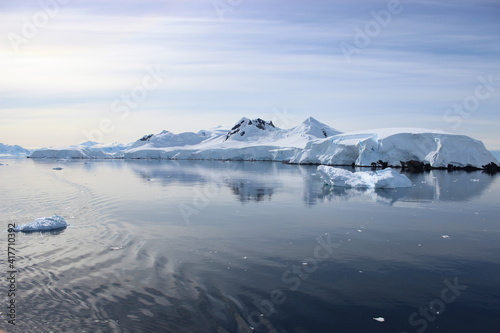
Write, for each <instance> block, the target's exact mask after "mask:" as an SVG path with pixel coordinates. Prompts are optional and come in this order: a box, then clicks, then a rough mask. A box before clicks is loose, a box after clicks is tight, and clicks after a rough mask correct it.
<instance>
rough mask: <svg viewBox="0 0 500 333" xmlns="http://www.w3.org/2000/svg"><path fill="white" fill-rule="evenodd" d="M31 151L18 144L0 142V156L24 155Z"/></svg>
mask: <svg viewBox="0 0 500 333" xmlns="http://www.w3.org/2000/svg"><path fill="white" fill-rule="evenodd" d="M30 154H31V151H30V150H28V149H25V148H23V147H21V146H18V145H6V144H3V143H0V158H17V157H26V156H28V155H30Z"/></svg>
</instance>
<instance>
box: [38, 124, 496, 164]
mask: <svg viewBox="0 0 500 333" xmlns="http://www.w3.org/2000/svg"><path fill="white" fill-rule="evenodd" d="M30 157H31V158H99V159H103V158H125V159H179V160H180V159H182V160H194V159H196V160H198V159H199V160H260V161H277V162H289V163H297V164H329V165H352V164H354V165H357V166H371V165H372V163H376V162H378V161H383V162H386V163H388V165H389V166H400V162H407V161H412V160H413V161H419V162H422V163H426V164H429V165H430V166H431V167H448V165H452V166H457V167H466V166H473V167H479V168H480V167H482V166H483V165H486V164H488V163H490V162H494V163H499V162H498V160H497V159H496V158H495V157H493V155H492V154H491V153H490V152H489V151H488V150H487V149H486V147H485V146H484V144H483V143H482V142H481V141H478V140H474V139H472V138H470V137H467V136H464V135H455V134H450V133H445V132H441V131H434V130H428V129H418V128H386V129H375V130H370V131H358V132H346V133H342V132H340V131H338V130H336V129H334V128H332V127H330V126H328V125H326V124H323V123H321V122H319V121H317V120H316V119H314V118H312V117H310V118H308V119H306V120H305V121H304V122H302V123H301V124H300V125H298V126H296V127H293V128H291V129H281V128H278V127H276V126H275V125H274V124H273V123H272V122H267V121H265V120H262V119H260V118H257V119H248V118H242V119H241V120H240V121H238V122H237V123H236V124H235V125H234V126H233V127H232V128H231V129H225V128H222V127H217V128H214V129H211V130H202V131H199V132H197V133H194V132H185V133H180V134H174V133H172V132H169V131H163V132H161V133H158V134H148V135H145V136H144V137H142V138H140V139H139V140H137V141H136V142H134V143H132V144H129V145H120V144H113V145H107V146H106V145H102V144H98V143H96V142H89V143H85V144H81V145H79V146H73V147H67V148H59V149H41V150H36V151H35V152H33V154H32V155H31V156H30Z"/></svg>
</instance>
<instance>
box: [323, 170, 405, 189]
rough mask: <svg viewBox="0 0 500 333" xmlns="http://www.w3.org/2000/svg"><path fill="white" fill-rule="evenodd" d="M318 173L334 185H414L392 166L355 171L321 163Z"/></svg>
mask: <svg viewBox="0 0 500 333" xmlns="http://www.w3.org/2000/svg"><path fill="white" fill-rule="evenodd" d="M316 173H317V174H318V175H319V176H320V177H321V178H322V179H323V181H324V182H325V183H327V184H328V185H332V186H342V187H369V188H397V187H411V186H412V185H413V184H412V182H411V180H410V179H409V178H408V177H406V176H405V175H403V174H401V173H399V172H397V171H395V170H394V169H391V168H387V169H384V170H380V171H369V172H367V171H362V172H354V173H353V172H350V171H348V170H345V169H341V168H334V167H330V166H326V165H320V166H318V169H317V171H316Z"/></svg>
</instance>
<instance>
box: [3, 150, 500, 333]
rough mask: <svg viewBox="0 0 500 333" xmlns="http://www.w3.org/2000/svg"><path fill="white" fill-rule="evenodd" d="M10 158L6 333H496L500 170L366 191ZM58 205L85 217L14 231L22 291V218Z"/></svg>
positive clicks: (220, 168) (250, 173)
mask: <svg viewBox="0 0 500 333" xmlns="http://www.w3.org/2000/svg"><path fill="white" fill-rule="evenodd" d="M0 163H1V164H3V165H0V199H1V203H2V204H1V206H0V218H1V225H2V226H1V231H0V239H1V240H0V244H2V246H1V249H0V256H1V257H0V258H1V259H0V273H1V274H2V278H1V281H2V282H1V283H0V300H1V301H2V304H1V305H0V317H1V320H0V327H1V328H3V329H5V330H7V331H8V332H37V333H38V332H42V333H43V332H89V333H90V332H92V333H94V332H138V333H139V332H141V333H142V332H176V333H183V332H186V333H187V332H189V333H196V332H217V333H223V332H294V333H305V332H311V333H312V332H314V333H320V332H356V333H362V332H398V333H401V332H408V333H409V332H420V333H422V332H481V333H488V332H492V333H493V332H495V333H496V332H499V329H500V315H499V314H500V283H499V282H500V199H499V198H500V176H499V175H497V176H490V175H487V174H485V173H483V172H480V171H479V172H469V173H467V172H461V171H455V172H447V171H431V172H428V173H422V174H407V175H408V176H409V177H410V179H411V180H412V182H413V187H412V188H406V189H397V190H373V189H372V190H359V189H345V188H332V187H328V186H326V185H324V184H323V182H322V181H321V179H319V178H318V177H317V176H315V169H316V168H315V167H314V166H298V165H286V164H281V163H265V162H220V161H156V160H152V161H148V160H110V161H94V160H88V161H85V160H77V161H56V160H31V159H10V160H0ZM54 168H56V169H57V168H62V169H60V170H54ZM53 214H57V215H61V216H63V217H64V218H65V219H66V220H67V221H68V222H69V223H70V225H69V226H68V227H67V228H66V229H64V230H61V231H57V232H48V233H47V232H46V233H39V232H35V233H16V235H15V243H14V244H15V246H13V247H14V248H15V261H13V262H14V269H15V270H16V274H15V285H14V287H15V296H12V297H8V291H9V290H8V289H9V288H11V287H12V285H11V283H10V281H9V280H8V279H9V277H10V274H11V273H9V271H11V270H12V267H9V262H8V260H7V259H8V253H7V243H8V233H7V228H8V225H9V224H16V225H20V224H23V223H26V222H30V221H32V220H34V219H36V218H38V217H44V216H52V215H53ZM11 299H14V301H15V316H16V317H15V320H16V321H15V323H16V325H15V326H14V325H11V324H9V323H8V322H7V320H9V318H8V314H9V311H10V310H9V309H8V308H7V306H8V305H9V304H10V303H8V302H10V300H11Z"/></svg>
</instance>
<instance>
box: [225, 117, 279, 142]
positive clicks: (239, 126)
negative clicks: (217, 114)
mask: <svg viewBox="0 0 500 333" xmlns="http://www.w3.org/2000/svg"><path fill="white" fill-rule="evenodd" d="M276 130H277V129H276V126H274V124H273V122H272V121H265V120H263V119H261V118H256V119H249V118H246V117H243V118H241V119H240V121H238V122H237V123H236V125H234V126H233V127H232V128H231V130H230V131H229V132H228V133H227V135H226V138H225V139H224V141H226V140H228V139H230V138H232V139H235V140H239V141H242V140H245V139H248V138H250V137H255V136H261V135H262V134H264V133H265V132H268V133H270V132H274V131H276Z"/></svg>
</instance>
